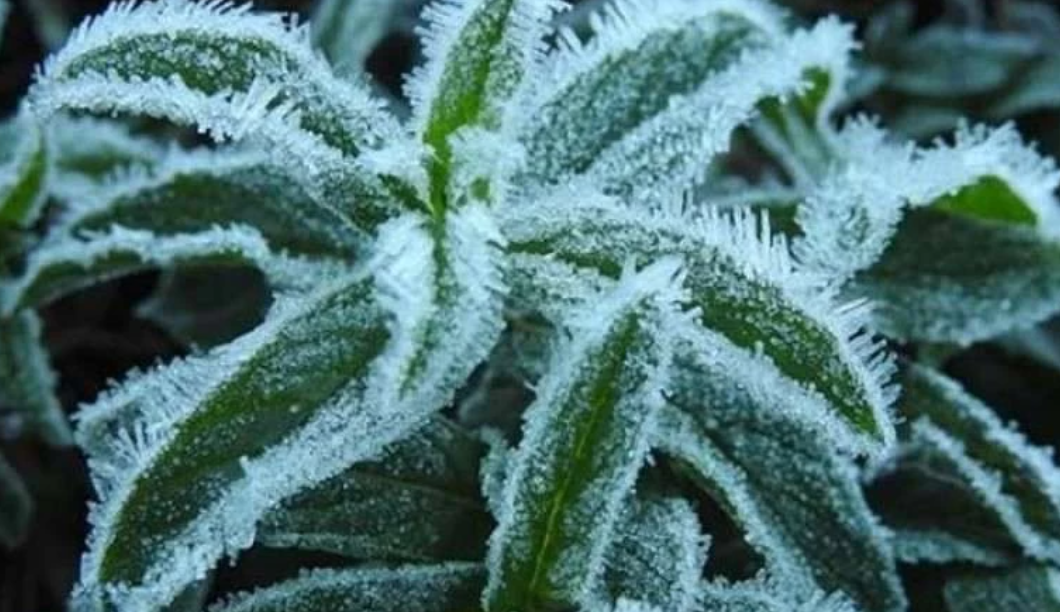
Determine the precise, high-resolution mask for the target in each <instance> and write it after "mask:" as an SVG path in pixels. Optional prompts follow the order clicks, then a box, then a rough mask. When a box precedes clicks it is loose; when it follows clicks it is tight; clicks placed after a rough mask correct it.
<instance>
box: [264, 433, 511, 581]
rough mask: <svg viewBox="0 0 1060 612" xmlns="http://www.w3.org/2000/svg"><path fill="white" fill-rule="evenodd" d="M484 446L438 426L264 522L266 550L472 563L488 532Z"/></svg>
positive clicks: (293, 502) (312, 491)
mask: <svg viewBox="0 0 1060 612" xmlns="http://www.w3.org/2000/svg"><path fill="white" fill-rule="evenodd" d="M482 451H483V449H482V445H481V444H480V443H478V442H476V441H475V440H474V439H472V438H471V437H470V436H469V435H468V434H467V433H466V432H464V431H461V430H460V429H459V428H458V427H457V426H456V425H454V424H452V423H450V422H448V421H445V420H444V419H441V418H439V419H436V420H433V421H431V422H430V423H428V424H427V426H426V427H424V428H423V429H421V430H420V431H417V432H416V433H413V434H412V435H410V436H409V437H408V438H405V439H404V440H401V441H399V442H396V443H395V444H393V445H392V446H389V447H387V448H386V449H385V450H384V451H383V453H382V454H381V455H380V456H379V458H378V459H375V460H373V461H372V462H369V463H360V464H356V465H354V466H353V467H351V468H350V469H348V470H346V471H345V472H342V473H341V474H339V475H337V476H335V477H333V478H331V479H329V480H327V481H324V482H322V483H320V484H319V485H317V486H315V487H313V488H312V489H309V490H307V491H303V492H302V493H299V494H298V495H295V496H293V497H291V498H289V499H287V500H284V501H283V502H282V503H281V504H280V505H279V506H278V507H277V508H275V509H273V510H270V511H269V513H268V514H266V515H265V518H264V519H263V522H262V524H261V527H260V530H259V539H260V541H261V543H262V544H264V545H265V546H272V547H281V548H292V547H293V548H302V549H312V550H324V551H328V552H332V553H336V554H341V555H346V556H349V557H353V558H359V559H369V560H373V561H379V560H386V559H389V560H407V561H430V560H439V561H440V560H446V559H467V560H477V559H481V558H482V554H483V553H484V552H485V547H484V543H485V541H486V537H487V536H488V535H489V530H490V528H491V527H492V524H491V521H490V519H489V516H488V515H487V514H486V512H485V505H484V503H483V502H482V500H481V499H480V498H479V494H478V464H479V459H480V456H481V455H482Z"/></svg>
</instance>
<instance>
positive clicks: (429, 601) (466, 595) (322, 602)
mask: <svg viewBox="0 0 1060 612" xmlns="http://www.w3.org/2000/svg"><path fill="white" fill-rule="evenodd" d="M482 578H483V572H482V566H480V565H475V564H471V563H446V564H442V565H422V566H407V567H396V568H352V569H341V570H339V569H318V570H313V571H310V572H306V573H305V574H303V575H302V576H300V577H299V578H295V579H293V580H288V581H286V582H281V583H279V584H276V585H273V586H269V587H265V588H261V589H258V590H256V591H253V592H251V593H243V594H240V595H236V596H234V597H232V598H230V599H229V601H227V602H225V603H223V604H221V605H217V606H213V607H211V608H210V612H290V611H292V610H294V609H304V610H314V611H315V612H360V611H362V610H363V611H368V610H371V611H372V612H453V611H454V610H464V609H468V610H470V609H472V608H473V607H474V604H475V600H476V598H477V595H478V592H479V590H480V589H481V584H482Z"/></svg>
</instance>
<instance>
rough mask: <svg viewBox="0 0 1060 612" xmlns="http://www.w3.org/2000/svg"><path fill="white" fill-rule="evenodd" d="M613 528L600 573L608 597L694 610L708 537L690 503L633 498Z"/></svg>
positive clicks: (681, 610)
mask: <svg viewBox="0 0 1060 612" xmlns="http://www.w3.org/2000/svg"><path fill="white" fill-rule="evenodd" d="M618 533H619V534H620V535H619V537H618V539H617V541H616V542H615V544H614V546H613V548H612V550H611V552H610V553H608V557H607V561H606V565H607V569H606V571H605V572H604V583H605V584H606V585H607V591H608V593H609V594H610V595H611V598H612V599H614V600H618V599H620V598H623V597H625V598H628V599H635V600H637V601H641V602H645V603H648V604H651V605H654V606H656V607H657V608H659V609H660V610H666V611H667V612H689V611H691V610H694V609H696V607H695V606H696V603H697V600H698V597H699V583H700V580H701V579H702V576H703V568H704V566H705V565H706V562H707V545H708V543H709V538H707V537H706V536H704V535H703V532H702V529H701V528H700V526H699V520H698V518H697V517H696V512H695V510H694V509H693V508H692V506H691V504H689V503H688V502H687V501H685V500H683V499H679V498H664V497H660V496H648V497H646V498H644V499H637V500H636V501H635V502H634V503H632V504H630V505H629V506H627V510H626V514H625V516H624V517H623V520H622V523H621V524H620V526H619V527H618Z"/></svg>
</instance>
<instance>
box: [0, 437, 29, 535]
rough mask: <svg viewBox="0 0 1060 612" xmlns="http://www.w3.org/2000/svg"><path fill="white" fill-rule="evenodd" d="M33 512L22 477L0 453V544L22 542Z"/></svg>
mask: <svg viewBox="0 0 1060 612" xmlns="http://www.w3.org/2000/svg"><path fill="white" fill-rule="evenodd" d="M32 514H33V499H32V498H31V497H30V495H29V491H28V490H26V485H25V484H24V483H23V482H22V478H21V477H20V476H19V475H18V473H17V472H15V469H14V468H13V467H11V465H10V464H9V463H8V462H7V460H6V459H4V457H3V455H0V545H3V546H5V547H7V548H14V547H15V546H18V545H19V544H21V543H22V540H23V539H24V538H25V537H26V531H27V530H28V529H29V523H30V520H31V518H32Z"/></svg>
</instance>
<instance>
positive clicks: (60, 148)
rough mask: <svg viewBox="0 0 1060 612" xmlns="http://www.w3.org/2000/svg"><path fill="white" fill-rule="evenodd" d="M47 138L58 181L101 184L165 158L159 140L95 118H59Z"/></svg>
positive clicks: (55, 118)
mask: <svg viewBox="0 0 1060 612" xmlns="http://www.w3.org/2000/svg"><path fill="white" fill-rule="evenodd" d="M48 136H49V138H50V139H51V143H52V146H53V147H54V150H53V151H52V154H53V155H54V158H55V169H56V172H57V173H58V176H57V177H56V180H57V181H61V180H64V179H66V178H67V175H79V176H81V177H85V178H89V179H95V180H102V179H105V178H107V177H108V176H110V175H112V174H114V173H117V172H122V171H124V170H126V169H128V168H137V167H148V168H149V167H153V166H154V165H155V164H157V163H158V162H159V161H160V160H161V159H162V158H163V157H164V156H165V154H166V148H165V147H164V146H162V145H161V144H160V143H159V142H158V141H157V140H156V139H154V138H151V137H148V136H144V135H141V134H137V133H135V132H134V131H133V130H131V129H130V128H129V127H128V126H126V125H125V124H123V123H119V122H117V121H108V120H102V119H96V118H93V117H70V116H67V115H57V116H55V117H54V118H53V119H52V121H51V123H50V124H49V126H48ZM67 180H68V179H67Z"/></svg>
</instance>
